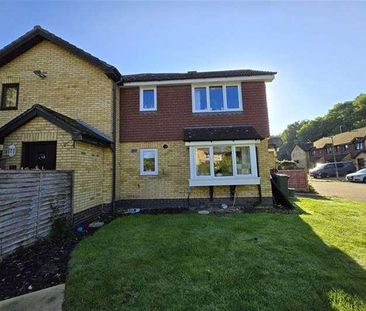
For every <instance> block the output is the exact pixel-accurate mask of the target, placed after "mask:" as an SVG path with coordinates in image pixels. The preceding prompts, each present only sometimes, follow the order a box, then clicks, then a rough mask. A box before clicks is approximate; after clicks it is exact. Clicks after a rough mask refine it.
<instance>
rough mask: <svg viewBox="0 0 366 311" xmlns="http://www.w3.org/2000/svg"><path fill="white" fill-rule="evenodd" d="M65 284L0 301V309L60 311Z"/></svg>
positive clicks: (10, 310)
mask: <svg viewBox="0 0 366 311" xmlns="http://www.w3.org/2000/svg"><path fill="white" fill-rule="evenodd" d="M64 290H65V284H61V285H57V286H53V287H49V288H46V289H42V290H39V291H36V292H34V293H29V294H26V295H22V296H18V297H14V298H10V299H7V300H3V301H0V311H36V310H37V311H62V303H63V301H64Z"/></svg>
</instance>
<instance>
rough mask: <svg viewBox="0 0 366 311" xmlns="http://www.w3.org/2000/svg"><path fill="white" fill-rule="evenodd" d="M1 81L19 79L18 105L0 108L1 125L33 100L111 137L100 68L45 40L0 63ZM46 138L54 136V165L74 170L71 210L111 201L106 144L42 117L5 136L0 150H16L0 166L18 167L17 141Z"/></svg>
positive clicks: (107, 89)
mask: <svg viewBox="0 0 366 311" xmlns="http://www.w3.org/2000/svg"><path fill="white" fill-rule="evenodd" d="M34 70H41V71H45V72H47V78H46V79H44V80H42V79H40V78H38V77H37V76H36V75H35V74H34V73H33V71H34ZM3 83H19V103H18V110H0V127H1V126H3V125H4V124H5V123H7V122H9V121H10V120H11V119H13V118H14V117H16V116H18V115H19V114H21V113H22V112H23V111H25V110H27V109H29V108H30V107H31V106H33V105H34V104H42V105H44V106H46V107H48V108H51V109H53V110H56V111H58V112H60V113H62V114H65V115H67V116H69V117H71V118H74V119H81V120H83V121H85V122H87V123H89V124H91V125H92V126H94V127H96V128H98V129H99V130H101V131H102V132H104V133H105V134H107V135H109V136H110V137H112V108H113V107H112V103H113V99H112V98H113V96H112V95H113V81H112V80H110V79H109V78H108V77H106V75H105V73H104V72H103V71H102V70H100V69H99V68H97V67H95V66H93V65H91V64H89V63H87V62H85V61H83V60H81V59H80V58H78V57H76V56H75V55H73V54H71V53H69V52H67V51H65V50H64V49H62V48H60V47H58V46H56V45H54V44H52V43H50V42H48V41H43V42H41V43H39V44H38V45H36V46H35V47H33V48H32V49H30V50H28V51H27V52H25V53H23V54H21V55H20V56H18V57H17V58H16V59H14V60H13V61H11V62H10V63H8V64H6V65H4V66H3V67H1V68H0V84H3ZM1 90H2V89H1V87H0V92H1ZM0 96H1V94H0ZM48 140H56V141H57V163H56V168H57V169H65V170H74V171H75V180H74V191H75V196H74V207H75V212H77V211H81V210H85V209H86V208H88V207H92V206H95V205H100V204H105V203H110V200H111V191H112V189H111V186H112V153H111V150H110V148H101V147H97V146H94V145H90V144H86V143H83V142H75V143H74V142H73V141H72V139H71V137H70V135H69V134H68V133H66V132H64V131H63V130H61V129H59V128H58V127H56V126H54V125H53V124H51V123H49V122H47V121H45V120H43V119H40V118H36V119H34V120H32V121H31V122H29V123H27V124H26V125H25V126H23V127H22V128H20V129H19V130H18V131H16V132H14V133H13V134H11V135H9V137H8V138H7V139H6V141H5V146H4V147H5V148H4V150H6V145H7V144H9V143H12V142H15V143H16V146H17V155H16V156H15V157H14V158H12V159H9V160H7V161H6V162H5V163H2V165H3V166H4V165H5V166H7V167H8V166H9V165H10V164H16V165H17V167H20V164H21V142H22V141H34V142H36V141H48Z"/></svg>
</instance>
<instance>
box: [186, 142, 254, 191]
mask: <svg viewBox="0 0 366 311" xmlns="http://www.w3.org/2000/svg"><path fill="white" fill-rule="evenodd" d="M186 145H187V146H189V150H190V167H191V170H190V171H191V178H190V186H211V185H249V184H259V182H260V179H259V177H258V172H257V157H256V147H255V142H253V141H249V142H248V141H237V142H235V141H229V142H193V143H186Z"/></svg>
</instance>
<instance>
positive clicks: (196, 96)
mask: <svg viewBox="0 0 366 311" xmlns="http://www.w3.org/2000/svg"><path fill="white" fill-rule="evenodd" d="M192 107H193V112H225V111H241V110H243V105H242V98H241V87H240V84H227V85H197V86H193V87H192Z"/></svg>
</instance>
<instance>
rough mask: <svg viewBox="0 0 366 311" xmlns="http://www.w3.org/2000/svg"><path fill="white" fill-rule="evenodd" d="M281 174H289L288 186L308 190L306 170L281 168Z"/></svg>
mask: <svg viewBox="0 0 366 311" xmlns="http://www.w3.org/2000/svg"><path fill="white" fill-rule="evenodd" d="M278 173H279V174H285V175H287V176H289V180H288V187H289V188H294V189H296V190H302V191H308V190H309V188H308V187H309V185H308V175H307V174H306V172H305V170H280V171H278Z"/></svg>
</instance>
